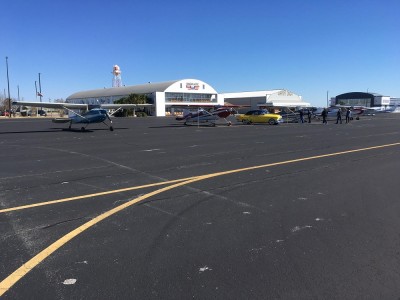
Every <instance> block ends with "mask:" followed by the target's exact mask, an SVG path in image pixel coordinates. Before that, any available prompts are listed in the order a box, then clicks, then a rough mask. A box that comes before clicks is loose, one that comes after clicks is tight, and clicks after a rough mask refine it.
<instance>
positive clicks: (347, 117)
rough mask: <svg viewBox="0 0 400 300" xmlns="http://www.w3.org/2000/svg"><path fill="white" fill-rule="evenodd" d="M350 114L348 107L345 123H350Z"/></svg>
mask: <svg viewBox="0 0 400 300" xmlns="http://www.w3.org/2000/svg"><path fill="white" fill-rule="evenodd" d="M350 116H351V110H350V108H348V109H347V110H346V123H350Z"/></svg>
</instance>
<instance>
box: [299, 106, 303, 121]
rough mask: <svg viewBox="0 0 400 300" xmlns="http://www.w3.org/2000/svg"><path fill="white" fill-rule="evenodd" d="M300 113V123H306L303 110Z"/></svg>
mask: <svg viewBox="0 0 400 300" xmlns="http://www.w3.org/2000/svg"><path fill="white" fill-rule="evenodd" d="M299 113H300V122H301V123H304V113H303V110H302V109H301V110H300V111H299Z"/></svg>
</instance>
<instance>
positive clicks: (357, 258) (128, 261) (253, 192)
mask: <svg viewBox="0 0 400 300" xmlns="http://www.w3.org/2000/svg"><path fill="white" fill-rule="evenodd" d="M113 121H114V128H115V131H112V132H111V131H109V130H108V129H107V128H106V127H105V126H103V125H101V124H96V125H93V126H89V127H88V130H87V131H85V132H80V131H79V130H73V131H66V130H63V128H65V124H53V123H51V122H50V121H49V120H48V119H40V118H39V119H11V120H9V119H1V120H0V150H1V151H0V229H1V230H0V247H1V248H0V250H1V258H0V299H13V300H14V299H192V298H193V299H398V298H399V297H400V271H399V270H400V201H399V199H400V197H399V170H400V159H399V154H400V114H382V115H379V116H373V117H364V118H361V120H358V121H357V120H354V121H352V122H351V123H350V124H344V122H343V124H338V125H336V124H333V122H329V123H328V125H323V124H321V123H320V122H313V123H311V124H308V123H306V124H280V125H278V126H270V125H241V124H236V123H235V122H234V125H233V126H222V125H221V126H217V127H214V128H213V127H201V126H183V125H182V124H180V123H179V122H177V121H175V120H174V119H173V118H169V117H165V118H154V117H148V118H114V119H113Z"/></svg>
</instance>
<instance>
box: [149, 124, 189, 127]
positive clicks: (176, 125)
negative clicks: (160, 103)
mask: <svg viewBox="0 0 400 300" xmlns="http://www.w3.org/2000/svg"><path fill="white" fill-rule="evenodd" d="M182 127H189V126H187V125H184V124H169V125H162V126H149V128H182Z"/></svg>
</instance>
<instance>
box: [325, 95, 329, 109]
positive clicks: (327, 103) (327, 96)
mask: <svg viewBox="0 0 400 300" xmlns="http://www.w3.org/2000/svg"><path fill="white" fill-rule="evenodd" d="M328 99H329V91H326V108H328V107H329V100H328Z"/></svg>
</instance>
